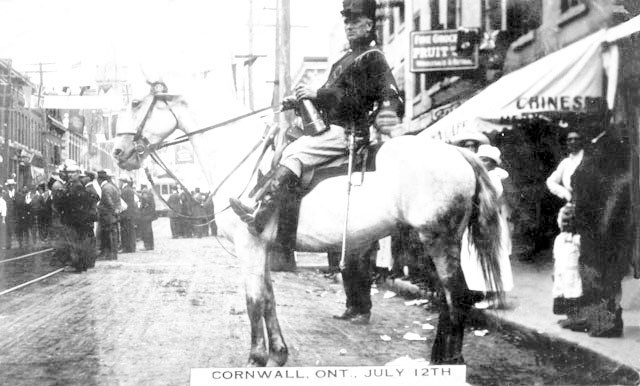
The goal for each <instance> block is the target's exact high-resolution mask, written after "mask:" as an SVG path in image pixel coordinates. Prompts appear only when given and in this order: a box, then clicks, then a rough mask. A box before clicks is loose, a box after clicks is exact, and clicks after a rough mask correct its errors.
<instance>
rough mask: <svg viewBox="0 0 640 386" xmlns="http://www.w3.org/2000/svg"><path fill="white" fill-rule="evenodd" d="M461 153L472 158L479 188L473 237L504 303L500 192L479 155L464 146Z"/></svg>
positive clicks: (471, 225) (484, 269)
mask: <svg viewBox="0 0 640 386" xmlns="http://www.w3.org/2000/svg"><path fill="white" fill-rule="evenodd" d="M460 153H462V155H463V156H464V158H465V159H466V160H467V162H469V164H470V165H471V167H472V168H473V172H474V174H475V176H476V191H475V194H474V196H473V208H472V211H471V218H470V219H469V225H468V228H469V241H470V243H472V244H473V245H474V247H475V249H476V253H477V256H478V260H479V261H480V265H481V267H482V274H483V276H484V279H485V281H486V283H487V287H488V288H493V290H494V291H495V292H497V294H498V301H499V302H500V303H502V302H503V301H504V292H503V286H502V280H501V275H500V264H499V259H500V254H501V253H503V252H502V237H501V235H502V229H501V224H500V204H499V202H498V194H497V192H496V189H495V188H494V186H493V183H492V182H491V179H490V178H489V174H487V170H486V169H485V168H484V166H483V165H482V162H481V161H480V160H479V159H478V157H476V156H475V155H474V154H472V153H470V152H468V151H466V150H462V149H461V150H460Z"/></svg>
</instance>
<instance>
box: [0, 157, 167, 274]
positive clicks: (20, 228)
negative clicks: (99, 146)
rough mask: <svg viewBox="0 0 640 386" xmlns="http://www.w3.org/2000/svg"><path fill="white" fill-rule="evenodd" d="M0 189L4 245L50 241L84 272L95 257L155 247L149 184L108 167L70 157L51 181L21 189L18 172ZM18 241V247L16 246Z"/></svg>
mask: <svg viewBox="0 0 640 386" xmlns="http://www.w3.org/2000/svg"><path fill="white" fill-rule="evenodd" d="M11 177H12V178H9V179H7V181H6V182H5V183H4V186H2V187H0V189H1V194H0V215H1V216H2V220H3V221H2V225H3V227H4V232H0V233H2V235H3V236H4V249H7V250H9V249H11V248H14V247H16V246H17V247H18V248H19V249H28V248H31V247H35V246H45V245H49V246H52V247H54V248H55V255H56V257H57V258H58V260H60V261H61V262H62V263H63V264H65V265H67V266H70V267H72V268H73V269H75V271H78V272H82V271H86V270H87V269H89V268H92V267H93V266H94V265H95V261H96V259H104V260H115V259H117V255H118V253H130V252H135V250H136V243H137V240H138V239H141V240H142V242H143V245H144V249H145V250H153V249H154V240H153V229H152V222H153V221H154V220H156V219H157V215H156V207H155V199H154V196H153V193H152V192H151V190H149V189H148V187H147V186H146V185H140V190H138V191H136V190H135V189H134V181H133V180H132V179H130V178H129V177H121V178H119V179H118V180H117V181H116V180H115V179H114V177H115V176H114V175H113V173H112V172H111V171H110V170H108V169H105V170H100V171H97V172H96V171H89V170H82V169H81V168H80V167H79V166H78V165H77V164H76V163H75V162H73V161H71V160H67V161H65V163H64V164H63V165H61V166H60V167H59V168H58V170H57V171H55V172H53V173H52V174H51V176H50V178H49V180H48V181H47V182H46V183H40V184H38V185H36V186H23V187H22V189H20V190H18V189H17V187H16V185H17V184H16V180H15V176H11ZM16 244H17V245H16Z"/></svg>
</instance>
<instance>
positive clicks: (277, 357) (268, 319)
mask: <svg viewBox="0 0 640 386" xmlns="http://www.w3.org/2000/svg"><path fill="white" fill-rule="evenodd" d="M264 285H265V289H266V294H267V296H266V297H265V309H264V321H265V323H266V326H267V334H268V337H269V360H268V362H267V366H284V364H285V363H287V358H288V356H289V350H288V349H287V345H286V343H285V342H284V337H283V336H282V331H281V330H280V322H278V316H277V314H276V299H275V295H274V293H273V285H272V284H271V275H270V272H269V269H268V267H267V271H266V275H265V283H264Z"/></svg>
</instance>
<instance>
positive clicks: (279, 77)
mask: <svg viewBox="0 0 640 386" xmlns="http://www.w3.org/2000/svg"><path fill="white" fill-rule="evenodd" d="M276 1H277V6H276V14H277V16H276V17H277V20H276V82H277V83H276V85H275V87H274V89H273V104H274V106H273V107H274V108H276V109H277V108H278V107H279V106H280V102H281V101H282V98H284V97H285V96H286V95H287V93H289V92H290V91H291V64H290V61H291V7H290V5H291V0H276ZM280 116H281V117H282V118H281V119H280V123H281V124H285V125H286V124H287V119H286V117H284V116H283V114H280Z"/></svg>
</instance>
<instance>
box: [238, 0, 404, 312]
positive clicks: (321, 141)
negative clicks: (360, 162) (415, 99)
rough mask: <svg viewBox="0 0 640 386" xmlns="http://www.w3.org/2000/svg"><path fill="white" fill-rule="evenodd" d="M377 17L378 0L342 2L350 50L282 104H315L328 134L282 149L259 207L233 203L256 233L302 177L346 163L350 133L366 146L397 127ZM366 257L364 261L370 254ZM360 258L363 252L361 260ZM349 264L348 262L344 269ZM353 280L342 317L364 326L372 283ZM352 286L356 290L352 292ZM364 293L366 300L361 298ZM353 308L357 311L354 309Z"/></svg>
mask: <svg viewBox="0 0 640 386" xmlns="http://www.w3.org/2000/svg"><path fill="white" fill-rule="evenodd" d="M375 12H376V2H375V0H344V1H343V10H342V12H341V14H342V16H343V17H344V28H345V33H346V37H347V40H348V41H349V46H350V49H349V51H348V52H347V53H346V54H345V55H344V56H343V57H342V58H341V59H340V60H338V61H337V62H336V63H335V64H334V65H333V66H332V68H331V72H330V73H329V77H328V80H327V82H326V83H325V84H324V85H323V86H322V87H320V88H319V89H317V90H315V89H312V88H311V87H309V86H307V85H304V84H301V85H298V86H297V87H296V88H295V97H289V98H287V99H286V100H285V101H284V102H283V105H284V106H285V107H286V106H290V105H292V104H295V103H296V102H300V101H302V100H304V99H308V100H311V101H312V102H313V103H314V104H315V106H317V107H318V108H319V110H320V113H321V115H322V116H323V118H324V121H325V122H326V126H327V129H326V130H325V131H324V132H322V133H319V134H316V135H313V136H311V135H304V136H302V137H300V138H298V139H297V140H296V141H294V142H293V143H291V144H290V145H289V146H288V147H287V148H286V149H285V150H284V152H283V155H282V159H281V160H280V164H279V165H278V166H277V168H276V169H275V171H274V172H273V174H272V176H271V178H270V180H269V181H268V182H267V183H266V188H265V189H263V191H264V193H263V194H261V197H257V200H258V203H257V205H256V206H247V205H245V204H243V203H242V202H240V201H239V200H236V199H233V198H232V199H230V202H231V207H232V209H233V210H234V212H235V213H236V214H238V215H239V216H240V218H241V219H242V220H243V221H244V222H246V223H247V224H248V225H249V229H250V231H251V232H252V233H253V234H260V233H262V231H263V229H264V227H265V225H266V224H267V223H268V221H269V219H270V218H271V216H272V214H273V213H274V212H275V211H276V209H279V208H281V206H282V204H283V203H284V202H285V201H287V200H288V199H289V198H290V197H291V194H292V192H293V191H294V189H295V187H296V186H297V184H298V180H299V179H300V177H301V176H302V175H303V174H304V173H306V172H308V171H310V170H313V169H315V168H317V167H320V166H322V165H325V164H327V163H329V162H333V161H335V160H338V159H345V160H346V159H347V157H348V156H349V154H348V151H347V148H348V145H349V141H348V135H349V134H350V133H349V131H350V130H353V131H354V133H355V135H356V138H358V142H359V143H360V144H363V143H367V142H368V138H369V127H370V126H371V125H372V124H373V125H374V126H375V127H376V128H377V129H378V130H381V131H382V132H385V131H386V130H390V129H392V128H394V127H395V126H396V125H397V124H398V123H399V121H400V117H401V116H402V113H403V111H404V108H403V101H402V98H401V96H400V95H399V92H398V87H397V85H396V82H395V80H394V78H393V75H392V73H391V70H390V68H389V65H388V63H387V61H386V59H385V57H384V54H383V53H382V51H381V50H380V49H379V48H378V47H377V46H376V28H375ZM365 255H366V256H364V258H365V259H366V258H367V256H368V254H365ZM362 258H363V254H362V253H361V254H360V260H362ZM349 263H350V262H349V261H347V262H346V266H349V265H350V264H349ZM356 265H358V264H357V263H356ZM360 265H362V264H360ZM354 269H356V270H359V271H362V267H360V268H355V267H354ZM346 271H350V270H349V269H347V270H346ZM345 273H347V274H346V275H345ZM356 276H362V274H361V275H356ZM349 277H351V275H349V274H348V272H343V280H344V284H345V292H346V293H347V311H345V313H344V314H343V315H341V316H340V317H339V318H340V319H353V318H354V317H357V316H358V315H365V316H364V317H361V318H363V319H366V320H363V322H365V323H366V322H368V319H369V309H370V308H371V304H370V300H369V301H368V302H367V301H366V299H364V300H362V301H357V300H354V299H356V298H365V297H366V298H367V299H368V293H369V287H370V284H367V285H364V284H362V282H363V281H367V280H368V279H365V278H354V280H355V281H357V282H358V283H360V284H358V283H355V282H352V283H348V282H349V281H350V279H349ZM354 286H355V287H357V289H355V290H350V289H349V288H354ZM361 292H362V293H363V294H364V292H366V293H367V295H366V296H364V295H363V296H360V295H361V294H360V293H361ZM354 303H355V304H358V305H359V306H357V307H355V308H354ZM362 303H364V305H363V304H362Z"/></svg>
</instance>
